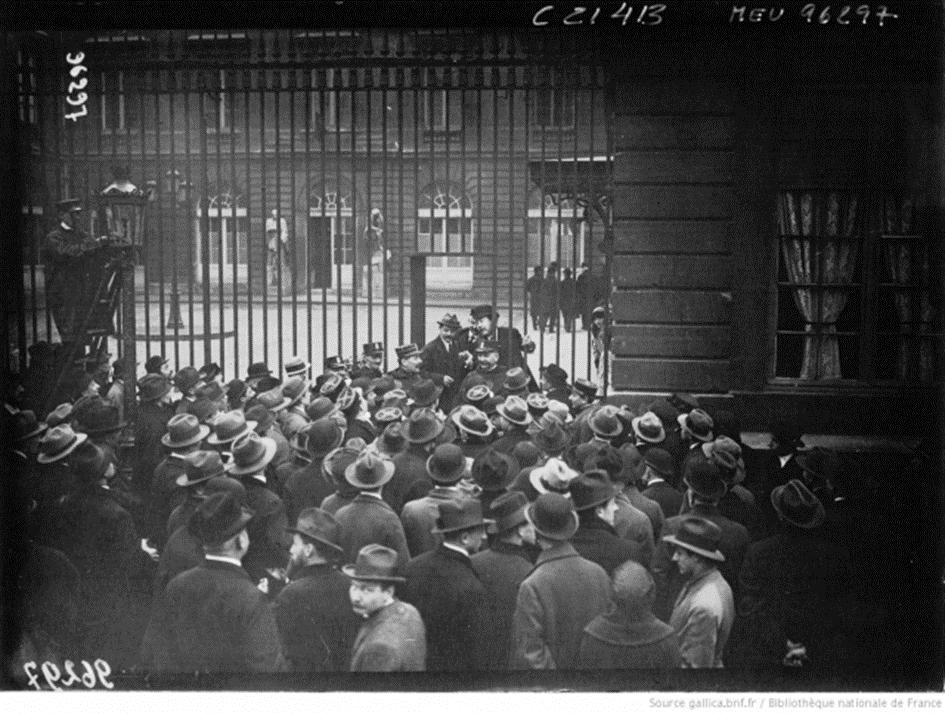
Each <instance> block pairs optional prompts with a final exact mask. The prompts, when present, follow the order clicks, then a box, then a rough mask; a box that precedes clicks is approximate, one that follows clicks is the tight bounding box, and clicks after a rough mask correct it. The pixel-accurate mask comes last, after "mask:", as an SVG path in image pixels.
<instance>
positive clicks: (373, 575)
mask: <svg viewBox="0 0 945 713" xmlns="http://www.w3.org/2000/svg"><path fill="white" fill-rule="evenodd" d="M341 571H342V572H344V574H345V576H347V577H349V578H350V579H360V580H363V581H366V582H406V581H407V580H406V579H405V578H403V577H398V576H397V574H396V572H397V552H396V551H395V550H392V549H391V548H390V547H384V545H376V544H375V545H365V546H364V547H362V548H361V550H360V551H359V552H358V557H357V559H356V560H355V561H354V564H346V565H345V566H344V567H342V568H341Z"/></svg>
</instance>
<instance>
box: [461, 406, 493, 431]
mask: <svg viewBox="0 0 945 713" xmlns="http://www.w3.org/2000/svg"><path fill="white" fill-rule="evenodd" d="M451 418H452V420H453V423H455V424H456V426H457V428H459V430H460V431H463V432H464V433H468V434H470V435H472V436H480V437H485V436H488V435H489V434H491V433H492V432H493V431H494V430H495V426H494V425H493V424H492V421H490V420H489V417H488V416H486V414H485V413H483V412H482V411H480V410H479V409H477V408H476V407H475V406H470V405H469V404H464V405H463V406H460V407H459V408H458V409H457V410H456V411H455V412H454V413H453V414H452V416H451Z"/></svg>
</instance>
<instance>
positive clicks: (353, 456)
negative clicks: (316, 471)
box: [322, 438, 361, 494]
mask: <svg viewBox="0 0 945 713" xmlns="http://www.w3.org/2000/svg"><path fill="white" fill-rule="evenodd" d="M354 440H356V439H354V438H352V439H351V441H354ZM360 455H361V450H360V449H358V448H355V447H353V446H350V445H347V444H346V445H343V446H339V447H338V448H335V449H334V450H333V451H330V452H329V453H328V454H327V455H326V456H325V458H324V460H322V473H323V474H325V475H327V476H328V477H329V478H330V479H331V482H333V483H334V484H335V487H336V488H345V489H346V490H349V491H350V490H352V486H351V484H350V483H348V481H347V480H346V479H345V471H346V470H347V469H348V466H349V465H351V464H352V463H354V462H355V461H356V460H357V459H358V456H360ZM357 492H358V491H357V489H356V488H355V489H354V493H355V494H357Z"/></svg>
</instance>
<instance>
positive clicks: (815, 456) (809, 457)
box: [795, 447, 843, 482]
mask: <svg viewBox="0 0 945 713" xmlns="http://www.w3.org/2000/svg"><path fill="white" fill-rule="evenodd" d="M795 460H796V461H797V465H798V466H800V468H801V470H803V471H804V472H805V473H809V474H810V475H812V476H814V478H815V479H817V480H826V481H830V482H833V481H835V480H836V479H837V476H838V475H839V474H840V470H841V469H842V467H843V464H842V462H841V460H840V455H839V454H838V453H837V452H836V451H833V450H830V449H828V448H819V447H818V448H812V449H811V450H809V451H807V452H805V453H798V454H797V457H796V458H795Z"/></svg>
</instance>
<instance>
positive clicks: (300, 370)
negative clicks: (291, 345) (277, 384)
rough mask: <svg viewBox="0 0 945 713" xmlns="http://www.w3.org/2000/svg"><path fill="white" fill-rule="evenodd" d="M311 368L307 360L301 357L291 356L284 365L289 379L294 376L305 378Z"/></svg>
mask: <svg viewBox="0 0 945 713" xmlns="http://www.w3.org/2000/svg"><path fill="white" fill-rule="evenodd" d="M310 366H311V364H309V363H308V362H307V361H305V359H303V358H302V357H300V356H290V357H289V358H288V359H286V361H285V364H283V365H282V368H283V369H284V370H285V375H286V377H287V378H291V377H293V376H302V377H304V376H305V373H306V372H307V371H308V368H309V367H310Z"/></svg>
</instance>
